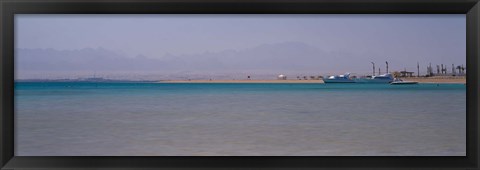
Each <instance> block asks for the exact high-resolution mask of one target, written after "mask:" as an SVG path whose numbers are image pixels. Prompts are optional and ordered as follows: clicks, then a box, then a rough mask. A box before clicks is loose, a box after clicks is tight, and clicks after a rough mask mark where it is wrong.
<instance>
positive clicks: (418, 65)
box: [417, 61, 420, 77]
mask: <svg viewBox="0 0 480 170" xmlns="http://www.w3.org/2000/svg"><path fill="white" fill-rule="evenodd" d="M417 77H420V64H419V63H418V61H417Z"/></svg>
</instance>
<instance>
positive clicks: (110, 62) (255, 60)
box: [16, 42, 425, 80]
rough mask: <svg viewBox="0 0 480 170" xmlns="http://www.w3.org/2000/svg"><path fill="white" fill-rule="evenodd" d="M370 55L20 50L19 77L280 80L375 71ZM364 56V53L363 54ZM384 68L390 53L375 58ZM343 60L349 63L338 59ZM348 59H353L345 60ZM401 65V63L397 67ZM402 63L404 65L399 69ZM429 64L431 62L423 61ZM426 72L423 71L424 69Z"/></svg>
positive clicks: (284, 49)
mask: <svg viewBox="0 0 480 170" xmlns="http://www.w3.org/2000/svg"><path fill="white" fill-rule="evenodd" d="M365 55H366V54H361V53H357V54H352V53H348V52H344V51H324V50H321V49H319V48H317V47H315V46H312V45H309V44H306V43H302V42H282V43H275V44H262V45H258V46H256V47H253V48H246V49H239V50H223V51H217V52H204V53H199V54H189V55H175V54H164V55H159V56H143V55H137V56H134V57H132V56H127V55H124V54H122V53H119V52H115V51H111V50H108V49H104V48H101V47H99V48H83V49H78V50H55V49H51V48H50V49H26V48H22V49H17V51H16V64H17V65H16V70H17V75H16V78H17V79H55V78H71V79H72V78H85V77H91V76H94V75H97V76H101V77H106V78H113V79H142V80H159V79H209V78H214V79H244V78H246V76H247V75H251V76H252V78H254V79H255V78H258V79H274V78H275V76H276V75H278V74H286V75H287V76H290V78H293V77H296V76H304V75H305V76H311V75H327V74H340V73H344V72H354V73H358V74H368V73H370V72H371V64H370V61H371V60H365V59H364V58H365V57H364V56H365ZM359 56H362V57H359ZM371 59H372V60H373V61H377V68H378V67H380V68H381V69H382V71H385V69H384V61H385V60H387V59H386V58H385V57H384V56H381V55H378V56H373V57H371ZM338 61H343V62H338ZM345 61H347V63H345ZM389 61H390V62H391V63H393V64H391V65H390V69H391V70H395V69H396V70H399V69H400V70H403V67H405V63H409V64H410V65H409V67H407V68H408V69H409V70H412V69H415V70H416V61H402V58H394V57H392V58H389ZM395 63H397V65H395ZM398 63H403V65H401V67H398V65H400V64H398ZM423 64H425V62H423ZM423 71H424V70H423V69H422V70H421V72H423Z"/></svg>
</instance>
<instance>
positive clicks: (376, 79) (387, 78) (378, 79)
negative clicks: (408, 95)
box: [355, 73, 393, 83]
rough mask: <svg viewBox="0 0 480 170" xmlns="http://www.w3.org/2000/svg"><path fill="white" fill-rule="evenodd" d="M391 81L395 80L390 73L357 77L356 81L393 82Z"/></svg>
mask: <svg viewBox="0 0 480 170" xmlns="http://www.w3.org/2000/svg"><path fill="white" fill-rule="evenodd" d="M391 82H393V76H392V74H390V73H387V74H382V75H378V76H372V77H366V78H358V79H355V83H391Z"/></svg>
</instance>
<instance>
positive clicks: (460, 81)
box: [160, 77, 466, 84]
mask: <svg viewBox="0 0 480 170" xmlns="http://www.w3.org/2000/svg"><path fill="white" fill-rule="evenodd" d="M403 80H405V81H417V82H419V83H458V84H465V83H466V79H465V78H458V77H456V78H444V77H438V78H436V77H431V78H424V77H422V78H403ZM160 83H323V81H322V80H163V81H160Z"/></svg>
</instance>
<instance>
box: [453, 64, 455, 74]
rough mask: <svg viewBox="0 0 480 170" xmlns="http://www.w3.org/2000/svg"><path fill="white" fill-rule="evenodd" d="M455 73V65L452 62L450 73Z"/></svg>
mask: <svg viewBox="0 0 480 170" xmlns="http://www.w3.org/2000/svg"><path fill="white" fill-rule="evenodd" d="M454 74H455V65H453V64H452V75H454Z"/></svg>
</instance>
